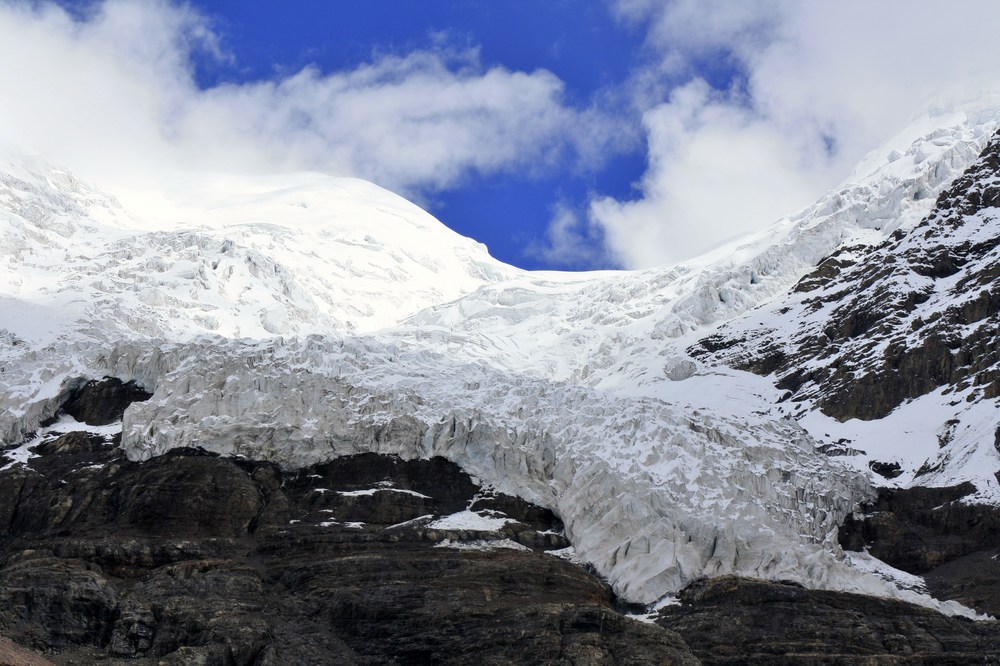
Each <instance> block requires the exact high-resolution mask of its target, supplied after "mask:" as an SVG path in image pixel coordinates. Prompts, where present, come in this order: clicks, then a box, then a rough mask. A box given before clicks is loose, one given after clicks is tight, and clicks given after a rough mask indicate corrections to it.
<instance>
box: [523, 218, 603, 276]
mask: <svg viewBox="0 0 1000 666" xmlns="http://www.w3.org/2000/svg"><path fill="white" fill-rule="evenodd" d="M525 254H526V255H527V256H529V257H533V258H536V259H541V260H543V261H545V262H547V263H548V264H550V265H553V266H562V267H564V268H569V269H586V268H592V267H593V266H601V265H607V264H608V263H609V261H610V259H609V257H608V256H607V254H606V252H605V250H604V248H603V239H602V238H601V229H600V228H599V227H598V226H597V225H596V224H594V223H593V222H592V221H591V222H588V220H587V218H586V216H581V215H579V214H578V213H577V212H576V211H574V210H573V209H572V208H571V207H570V206H569V205H568V204H566V203H565V202H560V203H557V204H556V205H555V206H554V207H553V210H552V219H551V221H550V223H549V226H548V229H547V230H546V232H545V239H544V240H543V241H535V242H534V243H532V244H530V245H528V247H527V249H526V251H525Z"/></svg>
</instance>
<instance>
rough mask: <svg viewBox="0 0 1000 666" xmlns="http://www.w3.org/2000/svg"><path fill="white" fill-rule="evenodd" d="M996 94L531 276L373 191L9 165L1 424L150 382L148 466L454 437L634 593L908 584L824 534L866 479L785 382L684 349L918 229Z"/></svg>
mask: <svg viewBox="0 0 1000 666" xmlns="http://www.w3.org/2000/svg"><path fill="white" fill-rule="evenodd" d="M998 109H1000V105H997V104H994V101H991V100H986V101H983V102H980V103H979V104H978V105H974V106H970V107H968V108H964V109H958V110H952V111H949V112H947V113H943V112H936V113H934V114H929V115H928V116H927V117H925V118H922V119H919V120H918V121H917V122H916V123H915V125H914V127H913V128H912V129H911V130H910V131H909V132H908V133H904V135H905V136H903V135H901V137H898V138H897V139H895V140H894V141H893V142H891V144H890V146H889V147H887V148H886V149H883V150H881V151H877V152H876V153H875V154H873V156H872V157H871V158H870V159H869V160H868V161H867V162H866V163H865V164H863V165H862V167H861V168H860V169H859V171H858V172H857V173H856V174H855V176H853V177H852V179H850V180H849V181H848V182H847V183H845V184H844V185H843V186H842V187H840V188H838V190H837V191H835V192H833V193H831V194H829V195H828V196H826V197H824V198H823V199H822V200H820V201H819V202H818V203H817V204H816V205H814V206H812V207H810V208H809V209H807V210H806V211H803V212H802V213H801V214H799V215H797V216H794V217H792V218H788V219H785V220H781V221H779V222H778V223H776V224H775V225H774V226H772V227H771V228H769V229H766V230H764V231H762V232H760V233H758V234H756V235H755V236H753V237H751V238H748V239H746V240H744V241H741V242H738V243H735V244H733V245H731V246H729V247H727V248H722V249H720V250H718V251H716V252H714V253H712V254H711V255H709V256H706V257H702V258H700V259H698V260H696V261H691V262H687V263H685V264H682V265H678V266H673V267H666V268H662V269H656V270H649V271H643V272H635V273H590V274H559V273H526V272H523V271H519V270H517V269H514V268H511V267H508V266H505V265H503V264H500V263H499V262H496V261H495V260H493V259H491V258H490V257H489V256H488V254H486V252H485V250H484V248H482V247H481V246H479V245H478V244H476V243H474V242H472V241H469V240H467V239H463V238H461V237H459V236H457V235H455V234H453V233H452V232H450V231H448V230H447V229H445V228H444V227H443V226H442V225H440V223H438V222H437V221H436V220H434V219H433V218H431V217H430V216H428V215H427V214H426V213H424V212H422V211H420V210H419V209H418V208H416V207H414V206H412V205H411V204H409V203H407V202H405V201H403V200H401V199H399V198H398V197H395V196H394V195H391V194H389V193H387V192H385V191H383V190H380V189H378V188H377V187H375V186H373V185H370V184H367V183H363V182H360V181H354V180H343V179H330V178H326V177H322V176H314V175H300V176H292V177H281V178H257V179H246V178H235V177H225V178H224V177H219V176H215V177H211V178H207V179H205V180H203V181H200V182H201V183H202V184H199V185H198V186H197V187H194V186H189V187H187V188H185V189H184V190H183V196H181V195H178V194H177V193H176V192H175V193H172V194H171V195H170V197H168V198H170V200H171V205H170V208H169V210H168V212H167V213H165V214H164V216H163V217H161V218H159V217H158V218H156V219H138V220H137V219H133V218H132V217H130V216H129V215H128V214H127V212H125V211H123V210H122V209H121V208H120V207H119V206H118V205H117V204H116V203H115V201H114V200H113V199H111V198H110V197H107V196H106V195H102V194H101V193H100V192H98V191H96V190H93V189H90V188H88V187H86V186H84V185H83V184H81V183H79V182H78V181H76V180H75V179H73V178H72V176H70V175H69V174H66V173H65V172H61V171H58V170H54V169H51V168H49V167H45V166H44V165H39V164H33V163H25V162H23V161H20V162H17V163H14V164H11V163H7V164H4V165H0V171H2V172H3V173H4V174H5V175H4V176H3V177H2V178H0V239H2V246H0V262H2V263H0V306H2V308H3V309H2V310H0V312H2V315H0V317H2V318H0V329H2V331H0V367H2V370H3V371H2V372H0V405H2V406H3V408H4V411H3V413H2V415H0V434H2V436H3V442H4V444H5V445H17V444H19V443H20V442H21V441H22V440H23V439H24V438H25V437H27V436H28V434H29V433H30V432H31V431H33V430H34V429H35V428H36V427H38V425H39V424H40V423H41V422H42V421H43V420H44V419H46V418H48V417H50V416H52V415H53V414H54V413H55V412H56V410H57V409H58V408H59V405H60V404H62V402H63V401H64V400H65V399H66V397H67V396H68V395H70V394H71V393H72V391H73V390H74V389H75V388H76V387H77V386H79V384H80V383H81V382H82V381H85V380H87V379H90V378H94V377H100V376H103V375H106V374H107V375H113V376H117V377H120V378H122V379H125V380H129V379H135V380H137V381H139V382H140V383H141V384H143V385H144V386H145V387H146V388H147V389H148V390H150V391H153V393H154V395H153V398H152V399H151V400H150V401H148V402H145V403H141V404H140V403H137V404H135V405H133V406H132V407H130V408H129V410H128V411H127V412H126V414H125V420H124V432H123V439H122V442H123V446H125V447H126V449H127V451H128V452H129V455H131V456H133V457H136V458H143V457H148V456H151V455H155V454H158V453H161V452H163V451H165V450H167V449H169V448H171V447H175V446H182V445H199V446H203V447H205V448H207V449H211V450H215V451H219V452H225V453H230V454H239V455H247V456H253V457H264V458H269V459H273V460H276V461H279V462H281V463H283V464H286V465H302V464H306V463H309V462H314V461H317V460H321V459H324V458H328V457H331V456H336V455H341V454H343V453H352V452H358V451H378V452H383V453H397V454H400V455H403V456H405V457H425V456H430V455H442V456H445V457H448V458H450V459H451V460H454V461H455V462H457V463H459V464H460V465H462V466H463V467H465V468H466V469H468V470H469V471H470V472H472V473H474V474H476V475H477V476H479V477H480V479H481V480H482V481H483V482H485V483H489V484H493V485H495V486H497V487H498V488H501V489H503V490H505V491H507V492H512V493H515V494H519V495H522V496H524V497H526V498H527V499H530V500H532V501H534V502H536V503H539V504H542V505H545V506H548V507H551V508H553V509H555V510H556V511H557V512H558V513H559V515H560V516H561V517H562V518H563V520H564V521H565V523H566V525H567V531H568V534H569V536H570V538H571V540H572V541H573V543H574V545H575V546H576V548H577V552H578V554H579V556H580V557H581V558H582V559H584V560H586V561H588V562H591V563H593V564H594V565H595V566H596V567H597V568H598V570H599V571H600V572H601V573H603V574H604V575H606V576H607V577H608V578H609V580H611V582H612V584H613V585H614V586H615V589H616V590H617V591H618V592H619V593H620V594H622V595H624V596H625V597H626V598H628V599H632V600H638V601H652V600H654V599H656V598H658V597H660V596H662V595H664V594H668V593H670V592H672V591H676V590H677V589H678V588H679V587H680V586H682V585H683V584H685V583H686V582H688V581H690V580H692V579H695V578H698V577H700V576H704V575H716V574H721V573H739V574H745V575H758V576H765V577H773V578H784V579H795V580H799V581H801V582H803V583H805V584H808V585H813V586H820V587H828V588H835V589H845V590H854V591H867V592H872V593H878V594H891V595H897V596H907V597H913V596H914V595H915V594H916V593H915V592H913V591H912V590H904V589H902V588H900V587H898V586H897V585H896V584H895V583H894V582H891V580H890V581H889V582H887V581H886V580H885V579H892V577H893V573H892V572H891V571H890V570H888V568H886V567H878V566H877V565H876V566H873V565H872V563H871V562H867V561H865V562H863V563H862V564H863V566H853V565H852V564H851V560H850V558H845V556H844V555H843V553H841V552H840V549H839V547H838V546H837V544H836V536H835V535H836V529H837V526H838V525H839V524H840V522H841V521H842V519H843V518H844V516H845V515H846V514H847V513H848V512H850V511H851V510H852V508H853V507H854V506H855V505H856V504H857V503H858V502H859V501H862V500H864V499H866V498H868V497H870V495H871V493H872V478H871V472H870V471H869V470H868V469H867V468H866V467H864V466H858V465H857V464H854V463H852V462H851V461H845V460H843V459H840V458H830V457H828V456H826V455H824V454H823V453H822V447H821V440H822V439H824V433H819V432H818V431H817V430H816V427H823V426H816V425H815V424H814V423H812V422H811V421H810V420H809V419H810V418H813V415H814V414H815V412H809V411H808V410H806V411H805V412H803V413H801V414H797V413H794V412H793V411H791V410H789V409H788V408H787V407H786V404H785V403H780V404H779V402H778V401H779V399H780V398H781V397H782V395H783V391H782V390H779V389H778V388H777V387H775V386H774V384H773V382H772V381H771V380H770V379H768V378H766V377H760V376H756V375H754V374H751V373H749V372H746V371H743V370H739V369H732V368H730V367H727V366H726V365H725V364H724V363H721V361H723V360H725V359H714V358H701V359H698V360H695V359H694V358H692V357H691V356H690V355H689V354H688V351H687V350H688V349H689V348H690V347H691V345H693V344H695V343H697V342H698V341H699V340H702V339H704V338H705V337H706V336H708V335H709V334H711V333H712V332H713V331H715V329H716V328H717V327H718V326H719V325H721V324H723V323H725V322H733V325H737V324H738V322H741V321H749V320H750V319H752V318H754V317H756V316H757V314H758V313H759V312H763V310H761V309H755V308H758V306H765V307H766V306H767V304H769V303H772V302H777V300H778V299H781V298H783V297H784V296H785V294H787V292H788V290H789V289H790V288H791V287H792V286H793V285H795V284H796V283H797V282H798V281H799V280H800V279H801V278H802V277H803V276H804V275H805V274H807V273H808V272H809V271H811V270H812V269H813V268H814V267H815V266H816V265H817V264H818V263H819V262H820V261H821V260H822V259H823V258H825V257H827V256H828V255H830V254H831V253H833V252H834V251H836V250H837V249H838V248H841V247H844V246H846V245H850V246H856V247H866V248H871V247H874V246H876V245H877V244H879V243H881V242H883V241H884V240H885V239H886V238H888V237H890V235H891V234H892V233H893V232H895V231H897V230H903V231H906V230H909V229H912V228H913V227H914V226H915V225H916V224H917V223H918V222H919V220H920V219H921V218H923V217H924V216H925V215H926V214H927V213H928V212H929V211H930V210H931V207H932V206H933V204H934V201H935V199H936V198H937V196H938V194H939V193H940V192H941V191H943V189H944V188H946V187H947V186H948V185H949V184H950V183H951V182H952V181H953V180H954V179H955V178H956V177H957V176H958V175H959V174H960V173H961V172H962V171H963V170H964V169H965V168H966V167H968V166H969V165H970V164H972V163H973V162H974V161H975V158H976V156H977V155H978V153H979V152H980V151H981V149H982V148H983V146H985V145H986V142H987V140H988V139H989V137H990V136H991V135H992V134H993V132H994V131H995V130H996V128H997V117H998V116H997V113H996V111H997V110H998ZM791 415H795V416H800V417H802V418H803V420H802V423H804V424H806V425H807V427H808V428H809V429H810V430H809V431H807V430H806V429H803V427H802V425H800V424H799V423H796V422H795V420H793V419H791V418H789V417H790V416H791ZM885 423H887V424H888V423H890V421H888V420H886V421H885ZM907 423H911V422H909V421H907ZM914 423H915V422H914ZM893 427H908V426H905V424H904V425H900V426H897V425H893ZM810 432H811V433H812V435H811V434H810ZM873 571H875V572H876V573H873ZM907 580H909V579H907ZM925 601H926V599H925Z"/></svg>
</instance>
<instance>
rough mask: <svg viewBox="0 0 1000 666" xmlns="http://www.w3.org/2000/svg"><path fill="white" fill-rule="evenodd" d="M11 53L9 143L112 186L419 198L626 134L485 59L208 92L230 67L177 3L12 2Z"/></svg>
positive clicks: (1, 27)
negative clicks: (291, 173) (363, 192)
mask: <svg viewBox="0 0 1000 666" xmlns="http://www.w3.org/2000/svg"><path fill="white" fill-rule="evenodd" d="M223 41H224V40H223ZM0 44H3V45H4V51H5V53H8V54H16V57H5V58H3V59H0V89H2V90H3V91H4V93H3V95H2V98H0V118H2V123H0V141H3V142H4V143H6V144H8V145H15V146H19V147H21V148H22V149H24V150H28V151H36V152H39V153H41V154H42V155H44V156H46V157H47V158H49V159H51V160H54V161H58V162H61V163H63V164H66V165H68V166H70V167H71V168H73V169H75V170H78V171H80V172H82V173H83V175H85V176H87V177H90V178H93V179H96V180H98V181H99V182H101V183H116V182H117V183H128V184H131V185H135V186H141V185H142V183H141V182H139V181H142V180H146V181H149V180H150V179H151V178H155V177H158V176H159V173H162V172H165V171H173V172H177V173H183V172H185V171H188V170H190V169H191V168H197V169H201V170H220V171H262V172H273V171H276V170H319V171H324V172H329V173H335V174H346V175H354V176H359V177H363V178H368V179H371V180H374V181H376V182H378V183H379V184H381V185H384V186H386V187H389V188H391V189H395V190H397V191H401V192H403V193H406V194H409V195H411V196H420V195H421V194H427V193H433V192H435V191H440V190H442V189H444V188H449V187H454V186H455V185H456V184H458V183H460V182H461V181H462V179H463V178H465V177H467V176H468V175H469V174H477V173H478V174H483V175H493V174H497V173H504V172H517V173H522V174H523V173H529V174H530V172H531V171H532V170H533V169H535V170H537V169H545V168H548V167H550V166H551V165H553V164H554V163H556V162H558V161H559V160H566V159H570V160H584V159H597V158H598V157H599V155H600V154H601V150H600V148H599V147H600V146H602V145H605V142H607V141H610V140H612V137H613V134H612V133H611V132H608V131H607V130H606V129H601V122H600V119H599V118H597V117H595V116H594V112H593V111H581V110H576V109H573V108H570V107H569V106H568V105H567V104H565V103H564V90H563V83H562V82H561V81H560V80H559V79H558V78H557V77H556V76H554V75H553V74H551V73H549V72H547V71H534V72H517V71H511V70H509V69H506V68H503V67H491V68H486V67H483V66H482V65H481V64H480V62H479V60H478V56H477V53H476V51H475V50H474V49H464V50H454V49H449V48H448V47H446V46H441V47H434V48H432V49H431V50H425V51H416V52H412V53H409V54H405V55H383V56H378V57H373V59H372V61H371V62H369V63H367V64H365V65H363V66H360V67H358V68H356V69H354V70H351V71H338V72H323V71H320V70H319V69H317V68H315V67H306V68H305V69H303V70H302V71H299V72H297V73H294V74H293V75H290V76H287V77H283V78H276V79H274V80H264V81H253V82H249V83H245V84H242V85H234V84H223V85H219V86H217V87H213V88H210V89H207V90H205V89H200V88H199V87H198V85H196V82H195V78H194V64H193V63H194V61H195V56H196V55H197V56H199V57H202V56H208V57H215V58H220V59H225V58H231V57H232V56H230V55H228V54H226V52H225V50H224V43H223V44H222V45H220V39H219V37H218V36H217V32H216V31H215V30H214V28H213V25H212V23H211V20H210V19H209V18H208V17H206V16H204V15H203V14H200V13H199V12H197V11H196V10H194V9H192V8H190V7H189V6H187V5H183V4H178V3H175V2H168V1H167V0H148V1H142V2H134V1H132V0H105V1H104V2H99V3H95V4H94V5H91V6H89V9H88V10H87V11H86V12H84V14H83V15H82V16H79V15H78V16H71V15H70V14H68V13H67V12H66V11H64V10H63V9H61V8H59V7H58V6H56V5H54V4H52V3H48V2H41V3H27V2H25V3H18V2H7V3H2V4H0ZM154 165H155V166H154ZM154 172H156V173H154Z"/></svg>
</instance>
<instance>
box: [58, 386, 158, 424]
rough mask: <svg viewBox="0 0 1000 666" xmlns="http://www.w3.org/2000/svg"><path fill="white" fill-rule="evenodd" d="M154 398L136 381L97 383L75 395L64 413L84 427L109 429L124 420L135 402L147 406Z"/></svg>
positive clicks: (67, 403) (65, 405)
mask: <svg viewBox="0 0 1000 666" xmlns="http://www.w3.org/2000/svg"><path fill="white" fill-rule="evenodd" d="M151 397H153V394H152V393H150V392H148V391H146V390H145V389H143V388H142V387H141V386H139V385H138V384H136V383H135V382H134V381H130V382H122V380H120V379H118V378H117V377H105V378H104V379H100V380H97V379H94V380H91V381H89V382H87V383H86V384H84V385H83V386H81V387H80V388H79V389H77V390H76V391H74V392H73V395H72V396H71V397H70V399H69V400H68V401H67V402H66V403H65V404H63V411H64V412H66V413H67V414H69V415H70V416H72V417H73V418H75V419H76V420H77V421H80V422H81V423H86V424H88V425H95V426H96V425H108V424H111V423H115V422H117V421H121V420H122V415H123V414H124V413H125V409H126V408H127V407H128V406H129V405H131V404H132V403H133V402H143V401H145V400H149V399H150V398H151Z"/></svg>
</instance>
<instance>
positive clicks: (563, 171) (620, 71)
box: [193, 0, 731, 269]
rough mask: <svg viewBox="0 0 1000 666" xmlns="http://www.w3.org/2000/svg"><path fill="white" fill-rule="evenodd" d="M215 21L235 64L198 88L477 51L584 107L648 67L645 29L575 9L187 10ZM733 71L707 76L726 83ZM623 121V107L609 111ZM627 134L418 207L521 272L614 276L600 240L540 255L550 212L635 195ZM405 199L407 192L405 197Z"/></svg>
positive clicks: (477, 179) (209, 65)
mask: <svg viewBox="0 0 1000 666" xmlns="http://www.w3.org/2000/svg"><path fill="white" fill-rule="evenodd" d="M193 4H194V5H195V6H197V7H199V8H200V9H201V10H202V11H204V12H205V14H206V15H208V16H210V17H212V19H213V21H214V22H215V25H216V29H217V30H218V32H219V35H220V37H221V39H222V43H223V46H224V48H226V49H227V50H228V51H229V52H230V53H231V55H232V60H228V61H221V62H220V61H219V60H217V59H215V58H211V57H201V58H200V59H199V60H198V63H197V65H198V67H197V80H198V83H199V85H201V86H202V87H206V88H208V87H212V86H216V85H219V84H220V83H224V82H227V81H239V82H247V81H252V80H256V79H266V78H272V77H274V76H276V75H277V76H282V75H285V76H287V75H290V74H294V73H295V72H297V71H299V70H300V69H302V68H303V67H306V66H310V65H313V66H316V67H318V68H319V69H320V70H321V71H323V72H335V71H340V70H351V69H354V68H357V67H359V66H361V65H364V64H365V63H368V62H371V61H372V60H373V59H376V58H378V57H379V56H380V55H384V54H397V55H400V56H404V55H405V54H407V53H410V52H412V51H419V50H433V49H441V48H448V47H451V48H459V49H461V48H473V49H476V51H477V52H478V56H479V62H480V64H481V66H482V67H484V68H487V69H488V68H490V67H496V66H501V67H504V68H507V69H510V70H513V71H525V72H531V71H534V70H538V69H544V70H547V71H549V72H552V73H553V74H555V75H556V76H557V77H558V78H559V79H560V80H561V81H562V82H563V83H564V84H565V101H566V103H567V104H569V105H574V106H577V107H580V108H586V107H588V106H590V105H592V104H593V103H594V98H595V97H596V96H599V95H601V94H602V93H606V92H610V91H613V90H614V89H615V88H616V86H619V85H620V84H621V83H622V82H623V81H625V80H626V79H627V78H628V76H629V73H630V72H631V71H632V70H633V69H634V68H635V67H636V66H637V64H638V63H639V62H640V61H641V60H642V59H643V58H644V57H647V54H646V53H645V50H644V49H643V40H644V34H643V31H642V30H641V29H640V28H639V27H638V26H635V25H630V24H627V23H625V22H622V21H618V20H615V18H614V16H613V15H612V11H611V7H610V6H609V5H606V4H602V3H600V2H579V1H575V0H554V1H551V2H539V1H538V0H510V1H505V2H494V1H491V0H446V1H443V2H442V1H427V2H414V1H412V0H410V1H407V0H369V1H366V2H344V1H341V2H329V1H323V0H305V1H300V2H296V3H294V4H292V5H290V4H289V3H281V2H252V3H247V2H241V1H238V0H211V1H198V0H196V1H195V2H194V3H193ZM730 73H731V70H726V71H724V72H721V73H720V72H715V74H716V78H717V79H718V80H719V81H720V82H721V83H723V84H728V81H725V80H724V79H725V77H726V76H728V75H729V74H730ZM617 110H618V111H619V112H620V113H621V115H622V116H625V115H626V114H629V110H628V109H622V108H619V109H617ZM629 115H630V117H629V118H628V122H629V123H631V124H632V125H633V127H632V128H631V129H630V130H629V132H630V133H631V135H632V136H630V137H629V138H628V140H626V141H623V142H622V143H621V144H620V145H617V146H615V148H614V150H613V151H612V152H610V153H609V154H608V155H607V156H606V158H605V159H603V160H601V161H600V162H597V163H594V164H587V165H582V164H579V163H578V162H577V161H575V160H574V159H573V156H572V155H566V156H564V157H563V158H562V159H560V160H559V161H557V162H556V163H555V164H553V165H551V167H550V168H546V169H544V170H542V171H541V172H538V173H525V172H522V171H520V170H514V171H510V172H500V173H491V174H482V173H478V172H476V171H474V170H473V171H470V172H469V173H468V174H466V175H465V176H464V177H462V178H461V179H459V181H458V182H457V183H455V184H454V185H453V186H450V187H448V188H444V189H441V190H438V191H432V192H418V193H416V196H417V198H418V199H419V200H420V203H421V204H423V205H424V206H425V207H426V208H428V210H430V212H431V213H433V214H434V215H435V216H436V217H438V218H439V219H440V220H442V221H443V222H444V223H445V224H447V225H448V226H450V227H451V228H452V229H455V230H456V231H458V232H459V233H462V234H463V235H466V236H471V237H473V238H475V239H476V240H479V241H480V242H483V243H485V244H486V245H487V246H488V247H489V248H490V252H491V254H493V256H495V257H497V258H499V259H501V260H503V261H505V262H507V263H511V264H515V265H518V266H522V267H524V268H530V269H533V268H571V269H572V268H577V269H578V268H606V267H607V268H610V267H614V266H615V264H616V262H615V261H614V259H613V258H611V257H610V256H607V255H606V254H605V253H603V252H601V248H600V239H599V237H597V236H596V235H595V237H594V238H592V239H588V240H589V241H590V242H589V243H588V246H589V248H588V249H589V250H590V252H588V253H585V254H583V255H582V256H580V257H579V258H575V259H574V258H572V257H568V258H566V259H565V260H560V261H553V260H552V259H548V258H546V257H545V256H541V255H540V253H539V252H538V251H537V246H538V245H539V244H541V243H544V240H545V231H546V229H547V228H548V225H549V223H550V221H551V220H552V217H553V214H554V210H555V207H556V206H557V205H564V206H567V205H568V206H572V205H580V204H582V203H584V202H586V201H587V199H588V197H589V196H590V194H591V193H594V192H599V193H601V194H604V195H609V196H613V197H616V198H626V199H627V198H630V197H632V196H634V194H635V190H634V187H633V186H634V184H635V183H636V182H637V181H638V180H639V179H640V178H641V176H642V173H643V171H644V170H645V165H646V153H645V145H644V143H643V141H642V137H641V133H639V132H638V131H637V128H638V124H639V120H640V119H639V114H638V113H636V112H634V111H633V112H632V113H631V114H629ZM408 194H412V193H408Z"/></svg>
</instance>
